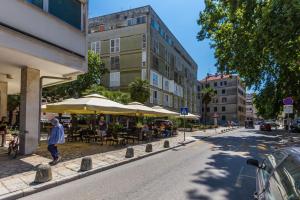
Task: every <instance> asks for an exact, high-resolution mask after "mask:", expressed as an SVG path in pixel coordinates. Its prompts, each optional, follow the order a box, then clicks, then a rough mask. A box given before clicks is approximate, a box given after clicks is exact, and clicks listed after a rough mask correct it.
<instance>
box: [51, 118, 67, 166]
mask: <svg viewBox="0 0 300 200" xmlns="http://www.w3.org/2000/svg"><path fill="white" fill-rule="evenodd" d="M51 124H52V125H53V128H52V129H51V133H50V135H49V138H48V151H49V152H50V153H51V156H52V158H53V161H52V162H50V163H49V164H50V165H56V164H57V163H58V162H59V161H60V160H61V157H60V156H59V152H58V149H57V145H58V144H63V143H65V133H64V127H63V125H61V124H60V123H59V121H58V119H56V118H53V119H52V120H51Z"/></svg>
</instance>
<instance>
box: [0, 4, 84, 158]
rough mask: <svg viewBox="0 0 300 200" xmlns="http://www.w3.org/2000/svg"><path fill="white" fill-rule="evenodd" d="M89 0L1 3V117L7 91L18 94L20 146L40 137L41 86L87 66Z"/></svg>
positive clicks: (33, 144)
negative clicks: (19, 97) (19, 101)
mask: <svg viewBox="0 0 300 200" xmlns="http://www.w3.org/2000/svg"><path fill="white" fill-rule="evenodd" d="M87 7H88V5H87V1H86V0H78V1H77V0H75V1H74V0H65V1H52V0H39V1H33V0H2V1H1V6H0V117H3V116H7V96H8V95H9V94H20V96H21V105H20V142H21V144H20V151H21V153H23V154H31V153H33V152H34V151H35V150H36V148H37V146H38V143H39V125H40V123H39V120H40V99H41V98H40V90H41V87H46V86H50V85H53V84H58V83H61V82H65V81H70V80H72V79H76V77H77V75H78V74H81V73H84V72H86V71H87V45H86V44H87V43H86V35H87V18H88V16H87V12H88V11H87Z"/></svg>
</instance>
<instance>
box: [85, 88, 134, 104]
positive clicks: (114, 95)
mask: <svg viewBox="0 0 300 200" xmlns="http://www.w3.org/2000/svg"><path fill="white" fill-rule="evenodd" d="M89 94H100V95H103V96H105V97H107V98H108V99H110V100H112V101H116V102H119V103H123V104H127V103H129V102H130V101H131V99H130V94H129V93H127V92H121V91H110V90H107V89H106V88H105V87H103V86H101V85H96V84H94V85H92V86H91V87H90V88H88V89H86V90H85V91H84V92H83V95H89Z"/></svg>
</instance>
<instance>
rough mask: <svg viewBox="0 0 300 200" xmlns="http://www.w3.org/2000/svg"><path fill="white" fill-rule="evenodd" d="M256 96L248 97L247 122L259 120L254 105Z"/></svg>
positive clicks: (249, 95) (250, 95)
mask: <svg viewBox="0 0 300 200" xmlns="http://www.w3.org/2000/svg"><path fill="white" fill-rule="evenodd" d="M253 101H254V96H253V94H247V95H246V120H248V121H253V122H256V121H257V120H258V117H257V110H256V108H255V105H254V103H253Z"/></svg>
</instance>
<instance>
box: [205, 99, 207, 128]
mask: <svg viewBox="0 0 300 200" xmlns="http://www.w3.org/2000/svg"><path fill="white" fill-rule="evenodd" d="M206 120H207V104H205V108H204V125H205V126H206V123H207V121H206Z"/></svg>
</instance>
